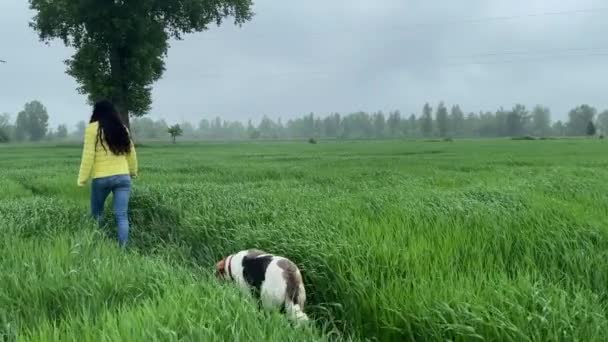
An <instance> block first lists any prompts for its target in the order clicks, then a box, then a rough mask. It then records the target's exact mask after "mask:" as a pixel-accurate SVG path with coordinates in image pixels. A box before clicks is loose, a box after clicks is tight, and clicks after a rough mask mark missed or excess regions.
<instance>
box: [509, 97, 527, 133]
mask: <svg viewBox="0 0 608 342" xmlns="http://www.w3.org/2000/svg"><path fill="white" fill-rule="evenodd" d="M528 119H529V113H528V111H527V110H526V107H525V106H524V105H520V104H517V105H515V107H513V109H512V110H511V111H510V112H509V113H508V114H507V122H506V124H507V134H508V135H510V136H517V135H523V134H525V130H524V128H525V127H526V124H527V122H528Z"/></svg>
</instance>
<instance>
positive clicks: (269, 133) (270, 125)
mask: <svg viewBox="0 0 608 342" xmlns="http://www.w3.org/2000/svg"><path fill="white" fill-rule="evenodd" d="M275 126H276V124H275V123H274V121H272V120H271V119H270V118H269V117H267V116H266V115H264V117H262V121H260V124H259V125H258V129H257V131H258V132H260V136H261V137H262V138H264V139H272V138H274V136H275V132H276V131H275Z"/></svg>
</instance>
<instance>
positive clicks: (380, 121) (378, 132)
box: [373, 112, 386, 138]
mask: <svg viewBox="0 0 608 342" xmlns="http://www.w3.org/2000/svg"><path fill="white" fill-rule="evenodd" d="M373 120H374V136H375V137H376V138H383V137H384V131H385V130H386V119H385V118H384V113H382V112H378V113H376V114H374V119H373Z"/></svg>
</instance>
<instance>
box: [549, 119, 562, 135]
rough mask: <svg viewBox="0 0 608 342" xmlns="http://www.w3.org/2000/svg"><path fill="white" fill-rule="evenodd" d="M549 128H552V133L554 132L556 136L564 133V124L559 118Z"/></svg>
mask: <svg viewBox="0 0 608 342" xmlns="http://www.w3.org/2000/svg"><path fill="white" fill-rule="evenodd" d="M551 129H552V130H553V134H555V135H557V136H564V135H566V125H564V123H563V122H561V120H558V121H557V122H555V123H554V124H553V126H552V127H551Z"/></svg>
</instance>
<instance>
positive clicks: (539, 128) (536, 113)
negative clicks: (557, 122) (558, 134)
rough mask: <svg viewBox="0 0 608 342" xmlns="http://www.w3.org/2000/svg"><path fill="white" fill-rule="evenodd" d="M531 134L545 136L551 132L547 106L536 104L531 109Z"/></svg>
mask: <svg viewBox="0 0 608 342" xmlns="http://www.w3.org/2000/svg"><path fill="white" fill-rule="evenodd" d="M530 131H531V132H532V134H534V135H537V136H545V135H548V134H549V133H550V132H551V111H550V110H549V108H547V107H543V106H540V105H538V106H536V107H534V109H533V110H532V127H531V129H530Z"/></svg>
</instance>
